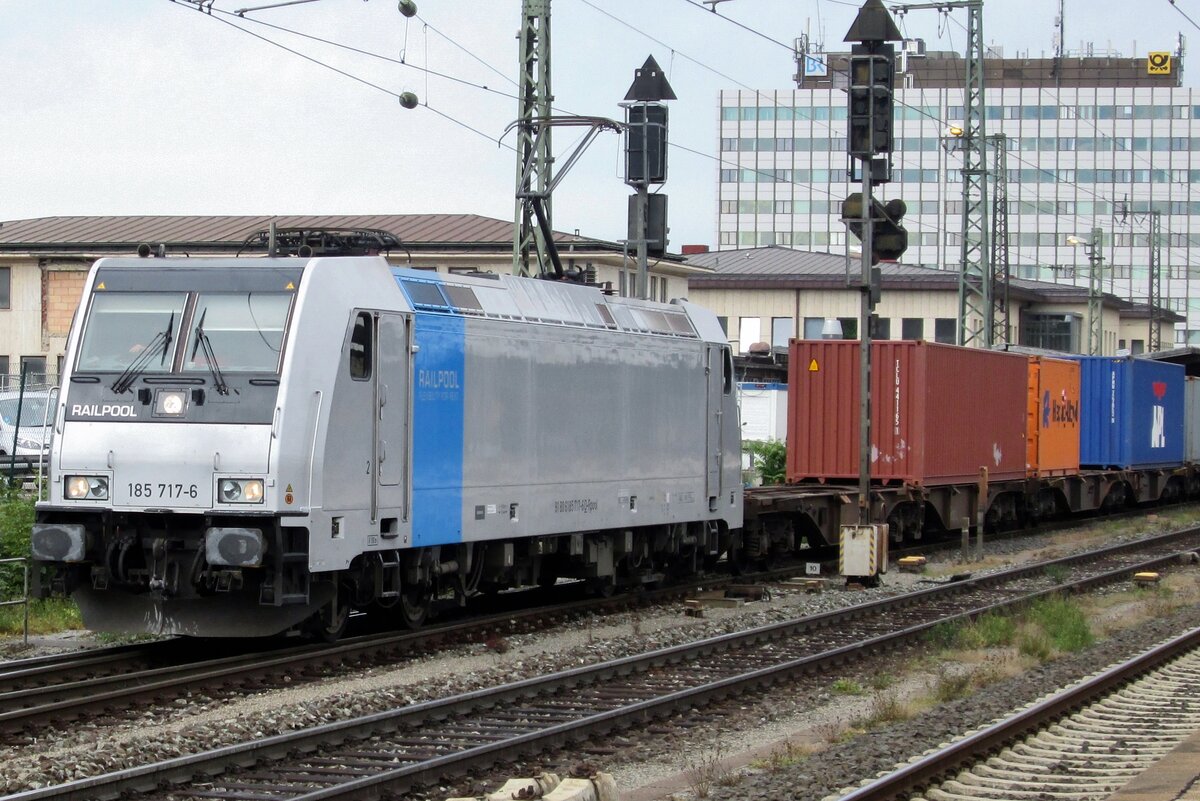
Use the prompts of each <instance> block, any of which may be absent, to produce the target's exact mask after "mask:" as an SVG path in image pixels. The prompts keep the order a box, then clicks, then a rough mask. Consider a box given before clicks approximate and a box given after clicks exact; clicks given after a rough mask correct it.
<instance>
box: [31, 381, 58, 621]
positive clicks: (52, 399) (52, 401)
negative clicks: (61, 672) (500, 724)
mask: <svg viewBox="0 0 1200 801" xmlns="http://www.w3.org/2000/svg"><path fill="white" fill-rule="evenodd" d="M59 380H61V377H60V379H59ZM60 394H62V393H61V387H60V386H59V385H58V384H55V385H54V386H53V387H51V388H50V394H49V395H47V396H46V408H45V409H44V410H43V411H42V437H45V436H46V431H47V429H48V427H49V425H50V410H51V409H56V404H57V403H58V397H59V395H60ZM50 437H51V438H52V439H53V437H54V432H53V430H51V431H50ZM46 445H47V443H45V442H43V443H42V455H41V458H39V459H38V466H37V499H38V500H39V501H41V500H47V501H48V500H50V488H49V487H47V488H46V497H45V498H42V463H43V462H44V461H45V460H46V458H47V456H48V454H47V453H46ZM26 636H28V631H27V632H26Z"/></svg>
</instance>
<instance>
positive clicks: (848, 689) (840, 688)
mask: <svg viewBox="0 0 1200 801" xmlns="http://www.w3.org/2000/svg"><path fill="white" fill-rule="evenodd" d="M833 691H834V692H835V693H837V694H838V695H862V694H863V693H865V692H866V690H864V689H863V686H862V685H861V684H859V683H858V682H857V681H855V680H854V679H838V680H837V681H835V682H834V683H833Z"/></svg>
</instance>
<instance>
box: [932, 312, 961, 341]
mask: <svg viewBox="0 0 1200 801" xmlns="http://www.w3.org/2000/svg"><path fill="white" fill-rule="evenodd" d="M957 335H958V321H957V320H955V319H954V318H953V317H938V318H937V319H936V320H934V321H933V341H934V342H945V343H946V344H948V345H953V344H954V340H955V339H956V337H957Z"/></svg>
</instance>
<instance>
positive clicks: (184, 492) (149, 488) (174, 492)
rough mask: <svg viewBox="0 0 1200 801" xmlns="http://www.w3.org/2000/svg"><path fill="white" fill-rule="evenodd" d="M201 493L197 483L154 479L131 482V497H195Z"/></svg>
mask: <svg viewBox="0 0 1200 801" xmlns="http://www.w3.org/2000/svg"><path fill="white" fill-rule="evenodd" d="M199 494H200V490H199V488H198V487H197V486H196V485H195V484H170V483H164V482H161V481H159V482H153V481H137V482H131V483H130V484H129V497H131V498H195V497H197V496H198V495H199Z"/></svg>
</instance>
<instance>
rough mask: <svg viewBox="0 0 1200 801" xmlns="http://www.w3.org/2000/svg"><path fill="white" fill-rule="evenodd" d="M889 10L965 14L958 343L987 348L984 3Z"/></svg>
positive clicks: (964, 0)
mask: <svg viewBox="0 0 1200 801" xmlns="http://www.w3.org/2000/svg"><path fill="white" fill-rule="evenodd" d="M891 8H892V10H893V11H896V12H900V13H906V12H908V11H915V10H917V9H936V10H938V11H941V12H949V11H950V10H951V9H955V8H965V9H966V10H967V48H966V52H965V60H966V64H967V75H966V83H965V85H964V87H963V126H962V132H961V136H958V131H955V132H954V134H955V135H956V137H957V138H958V140H959V146H960V148H961V150H962V156H963V168H962V171H963V210H962V250H961V254H962V255H961V259H960V261H961V264H960V267H959V277H958V336H957V341H958V344H960V345H971V346H975V347H988V346H989V345H991V344H992V343H993V342H994V340H995V328H996V327H995V323H994V320H995V304H994V303H993V301H992V286H993V284H994V283H995V272H994V270H993V269H992V262H991V252H990V250H989V248H988V197H987V172H988V170H987V132H986V126H985V123H984V120H985V108H984V92H983V56H984V51H985V45H984V43H983V0H949V1H948V2H942V3H903V4H900V5H893V6H892V7H891Z"/></svg>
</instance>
